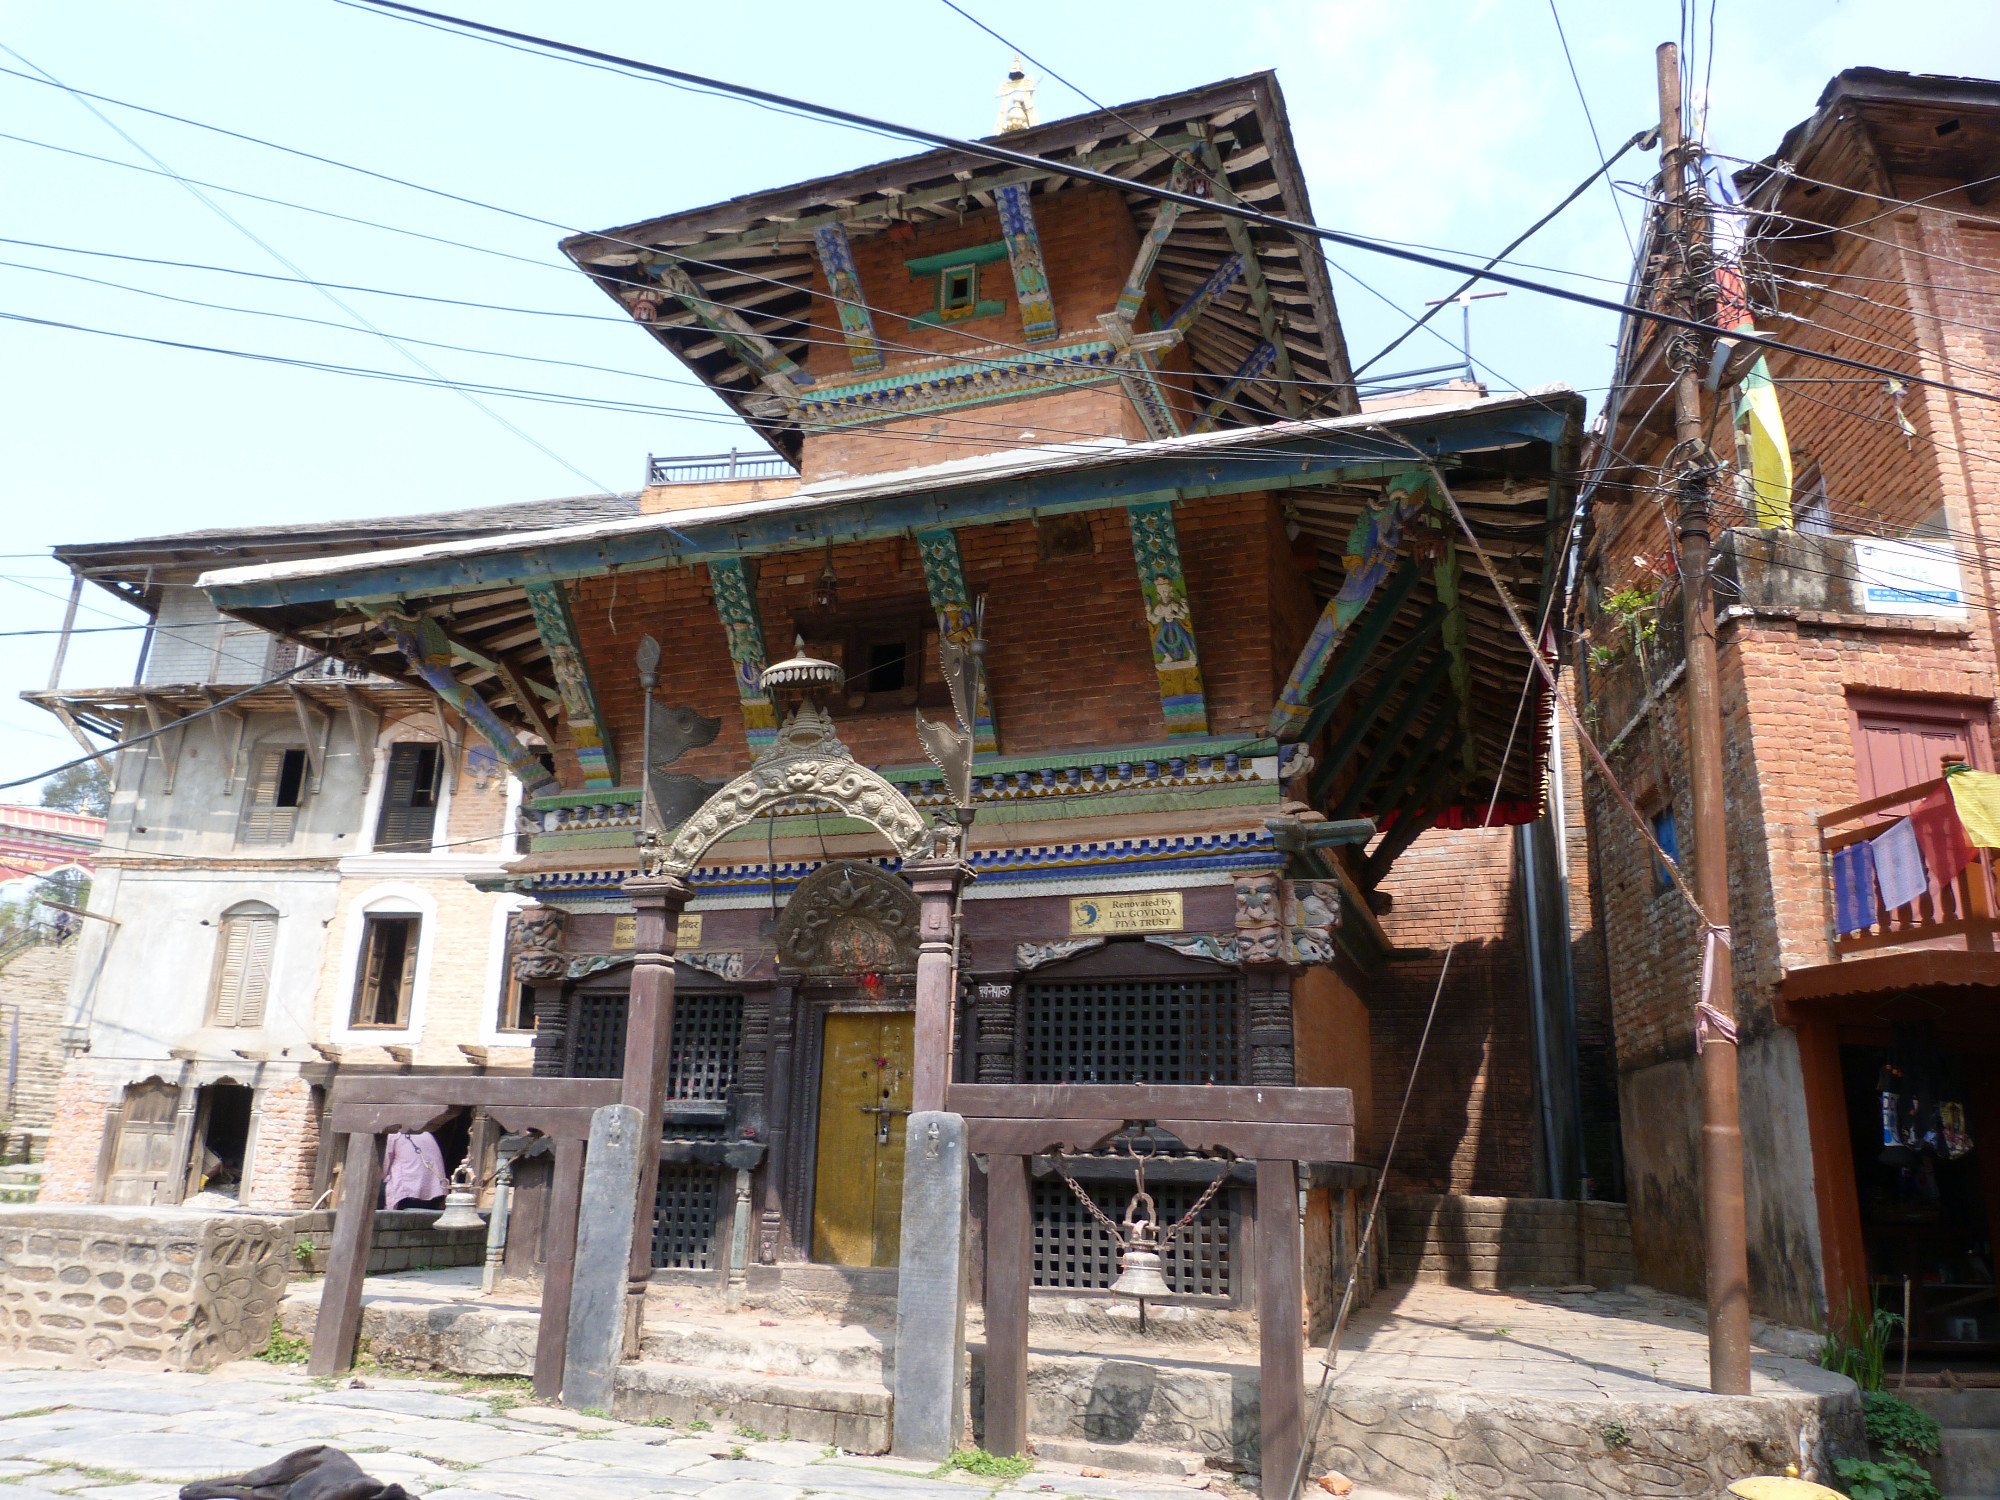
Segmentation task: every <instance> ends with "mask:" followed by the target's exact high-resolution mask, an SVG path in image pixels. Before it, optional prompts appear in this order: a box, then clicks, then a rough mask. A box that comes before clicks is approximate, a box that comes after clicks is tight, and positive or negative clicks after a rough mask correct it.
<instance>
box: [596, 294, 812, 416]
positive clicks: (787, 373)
mask: <svg viewBox="0 0 2000 1500" xmlns="http://www.w3.org/2000/svg"><path fill="white" fill-rule="evenodd" d="M647 271H648V274H650V275H651V276H652V278H653V279H654V280H655V281H657V282H658V283H659V284H660V285H661V286H662V287H664V288H665V289H666V290H667V291H669V292H671V293H672V294H673V295H674V296H676V297H678V298H680V300H681V302H682V303H683V304H685V305H686V307H687V309H688V310H689V311H690V312H692V313H693V314H694V315H695V317H696V319H697V320H698V321H699V322H700V323H701V325H702V326H703V327H704V328H706V329H708V330H709V332H711V333H713V334H714V335H715V337H716V339H717V340H718V341H719V342H720V343H721V344H722V346H724V347H726V348H727V349H728V350H729V352H730V353H732V354H734V355H735V356H736V357H737V358H738V359H739V360H741V361H742V362H743V363H744V364H746V365H748V366H749V367H750V368H751V369H752V370H754V371H756V372H757V376H758V378H759V379H760V380H762V381H763V383H764V384H765V385H766V386H768V387H769V388H770V389H771V390H772V391H773V392H774V393H775V394H776V395H777V396H778V397H779V398H781V399H783V400H787V401H796V400H797V399H798V394H799V387H800V386H805V385H811V384H812V383H813V382H812V376H810V375H808V374H807V373H806V372H805V371H804V370H803V369H801V368H800V367H799V366H798V365H796V364H794V363H793V362H792V361H791V360H790V359H788V358H787V357H786V356H785V355H784V354H782V353H780V352H779V350H778V349H777V348H776V346H774V345H773V344H772V343H771V341H770V340H769V339H767V338H765V337H764V335H763V334H761V333H759V332H758V331H757V330H756V329H754V328H752V327H751V326H750V325H749V324H748V323H747V322H745V321H744V320H743V318H742V316H741V315H740V314H739V313H737V311H736V309H735V308H733V307H730V306H729V305H728V304H727V303H723V302H718V301H716V300H715V299H714V298H713V297H710V296H709V295H708V294H707V293H706V292H704V291H703V290H702V287H701V283H700V282H698V281H696V280H695V279H694V278H693V277H692V276H690V275H688V273H687V272H686V271H684V270H682V269H681V268H680V267H679V266H677V265H674V264H672V263H670V262H655V263H654V264H653V265H651V266H649V267H647ZM634 313H635V315H636V313H637V308H634ZM642 321H643V320H642Z"/></svg>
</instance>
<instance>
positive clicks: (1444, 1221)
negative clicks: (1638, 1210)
mask: <svg viewBox="0 0 2000 1500" xmlns="http://www.w3.org/2000/svg"><path fill="white" fill-rule="evenodd" d="M1383 1217H1384V1219H1385V1220H1386V1221H1387V1223H1388V1253H1387V1255H1386V1256H1385V1258H1384V1268H1385V1270H1386V1273H1387V1276H1388V1280H1389V1283H1390V1284H1391V1285H1392V1286H1395V1285H1404V1284H1408V1283H1410V1282H1445V1283H1448V1284H1449V1285H1452V1286H1465V1287H1479V1288H1494V1287H1506V1286H1566V1285H1574V1284H1576V1283H1579V1282H1587V1283H1589V1284H1590V1285H1592V1286H1598V1287H1613V1286H1622V1285H1624V1284H1625V1283H1626V1282H1628V1281H1631V1280H1633V1279H1634V1274H1633V1263H1632V1224H1631V1218H1630V1215H1629V1214H1628V1212H1627V1210H1626V1207H1625V1205H1624V1204H1622V1203H1599V1202H1581V1203H1579V1202H1575V1201H1564V1200H1558V1199H1553V1198H1491V1197H1470V1196H1453V1197H1442V1196H1437V1195H1433V1194H1419V1193H1391V1194H1389V1196H1388V1197H1387V1198H1386V1199H1385V1200H1384V1202H1383Z"/></svg>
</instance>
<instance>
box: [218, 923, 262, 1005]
mask: <svg viewBox="0 0 2000 1500" xmlns="http://www.w3.org/2000/svg"><path fill="white" fill-rule="evenodd" d="M253 921H254V919H253V918H249V917H224V918H223V919H222V933H221V936H220V938H219V939H218V943H219V946H220V949H221V951H220V953H219V954H218V955H217V962H216V966H215V999H214V1003H213V1004H212V1005H211V1006H210V1007H209V1019H208V1024H209V1025H211V1026H241V1025H242V1024H243V1022H242V1021H241V1019H240V1015H241V999H242V995H243V970H244V960H245V959H246V958H247V957H248V956H249V951H250V928H251V926H252V923H253Z"/></svg>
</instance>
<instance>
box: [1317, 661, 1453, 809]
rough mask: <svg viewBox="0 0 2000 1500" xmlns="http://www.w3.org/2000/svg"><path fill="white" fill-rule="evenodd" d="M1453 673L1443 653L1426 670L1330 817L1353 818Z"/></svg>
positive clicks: (1356, 773) (1384, 729) (1383, 732)
mask: <svg viewBox="0 0 2000 1500" xmlns="http://www.w3.org/2000/svg"><path fill="white" fill-rule="evenodd" d="M1450 670H1451V664H1450V662H1449V660H1448V659H1447V658H1446V657H1445V656H1444V654H1443V653H1442V652H1440V653H1439V654H1438V655H1437V656H1436V657H1435V658H1434V659H1433V660H1432V662H1431V664H1430V665H1429V666H1428V667H1426V668H1424V675H1423V676H1422V677H1421V678H1420V679H1418V681H1417V684H1416V686H1415V687H1413V688H1412V689H1411V690H1410V692H1409V694H1408V695H1407V696H1406V697H1405V698H1404V699H1403V706H1402V707H1401V708H1399V709H1397V710H1396V716H1395V718H1393V719H1391V720H1390V721H1389V723H1388V724H1387V725H1386V726H1384V728H1383V730H1382V734H1381V737H1380V738H1379V739H1377V740H1376V741H1375V748H1374V749H1373V750H1370V751H1369V752H1368V759H1367V760H1365V761H1363V762H1362V764H1361V769H1360V770H1359V771H1356V772H1355V773H1354V779H1353V780H1352V781H1350V782H1349V783H1348V784H1347V790H1346V791H1344V792H1342V793H1341V794H1340V801H1339V802H1338V803H1336V804H1335V805H1334V807H1333V809H1332V810H1330V811H1329V812H1328V813H1327V816H1328V817H1330V818H1334V819H1340V818H1351V817H1353V816H1354V813H1355V811H1356V809H1358V808H1359V807H1360V806H1361V804H1362V802H1363V801H1364V800H1365V799H1366V798H1367V796H1368V793H1369V790H1370V789H1371V788H1372V787H1373V786H1374V785H1375V779H1376V778H1377V777H1378V776H1380V775H1381V774H1382V770H1383V768H1384V767H1385V766H1387V765H1388V763H1389V757H1390V756H1391V755H1392V754H1393V753H1394V752H1395V750H1396V748H1397V746H1399V745H1401V744H1402V742H1403V736H1404V734H1406V733H1407V732H1408V730H1409V727H1410V725H1411V724H1412V723H1414V722H1415V720H1416V718H1417V715H1419V714H1420V713H1422V712H1423V711H1424V709H1425V708H1426V707H1427V706H1428V705H1429V704H1430V701H1431V700H1432V699H1433V698H1435V697H1436V696H1437V693H1438V689H1439V687H1440V686H1441V685H1442V684H1443V682H1444V680H1445V676H1446V674H1447V673H1448V672H1449V671H1450Z"/></svg>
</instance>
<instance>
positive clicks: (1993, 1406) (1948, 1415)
mask: <svg viewBox="0 0 2000 1500" xmlns="http://www.w3.org/2000/svg"><path fill="white" fill-rule="evenodd" d="M1896 1394H1897V1395H1899V1396H1901V1397H1902V1398H1903V1399H1904V1400H1905V1401H1907V1402H1909V1403H1910V1405H1912V1406H1914V1407H1916V1408H1917V1409H1918V1410H1920V1411H1926V1412H1929V1413H1930V1414H1931V1415H1932V1416H1934V1417H1936V1418H1937V1419H1938V1421H1939V1422H1940V1423H1941V1424H1943V1425H1944V1426H1946V1427H2000V1389H1991V1388H1985V1387H1982V1388H1980V1389H1978V1390H1956V1391H1948V1390H1937V1389H1924V1388H1912V1389H1910V1390H1907V1391H1897V1392H1896Z"/></svg>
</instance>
